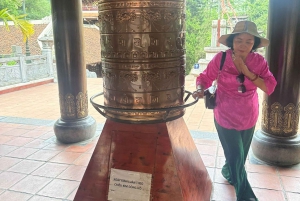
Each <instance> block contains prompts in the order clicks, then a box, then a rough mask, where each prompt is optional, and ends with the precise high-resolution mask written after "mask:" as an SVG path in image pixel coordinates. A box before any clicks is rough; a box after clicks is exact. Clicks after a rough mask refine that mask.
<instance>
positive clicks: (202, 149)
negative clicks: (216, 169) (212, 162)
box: [196, 144, 218, 156]
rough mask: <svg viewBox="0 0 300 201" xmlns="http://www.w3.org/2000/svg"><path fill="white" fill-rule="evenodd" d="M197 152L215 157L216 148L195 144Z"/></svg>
mask: <svg viewBox="0 0 300 201" xmlns="http://www.w3.org/2000/svg"><path fill="white" fill-rule="evenodd" d="M196 147H197V150H198V151H199V153H200V154H201V155H202V154H205V155H211V156H216V155H217V148H218V147H217V146H211V145H203V144H196Z"/></svg>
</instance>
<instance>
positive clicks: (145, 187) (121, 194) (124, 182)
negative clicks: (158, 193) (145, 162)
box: [108, 168, 152, 201]
mask: <svg viewBox="0 0 300 201" xmlns="http://www.w3.org/2000/svg"><path fill="white" fill-rule="evenodd" d="M151 178H152V175H151V174H148V173H142V172H133V171H127V170H119V169H113V168H111V173H110V181H109V191H108V200H111V201H129V200H130V201H149V200H150V189H151Z"/></svg>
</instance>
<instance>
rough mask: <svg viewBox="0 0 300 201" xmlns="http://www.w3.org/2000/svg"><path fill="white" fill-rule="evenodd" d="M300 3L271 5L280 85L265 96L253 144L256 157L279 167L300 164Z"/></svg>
mask: <svg viewBox="0 0 300 201" xmlns="http://www.w3.org/2000/svg"><path fill="white" fill-rule="evenodd" d="M299 9H300V1H298V0H287V1H281V0H272V1H270V4H269V28H268V38H269V39H270V45H269V47H268V48H267V54H266V57H267V60H268V62H269V65H270V70H271V71H272V73H273V74H274V76H275V77H276V80H277V82H278V84H277V87H276V89H275V91H274V93H273V94H272V95H271V96H267V95H265V96H264V100H263V107H262V121H261V123H262V126H261V130H260V131H258V132H257V133H255V136H254V138H253V143H252V149H253V153H254V155H255V156H256V157H257V158H258V159H259V160H262V161H264V162H267V163H270V164H275V165H283V166H284V165H293V164H297V163H299V162H300V136H299V135H298V134H297V132H298V125H299V109H300V103H299V95H300V94H299V90H300V79H299V78H300V48H299V47H300V37H299V36H300V13H299Z"/></svg>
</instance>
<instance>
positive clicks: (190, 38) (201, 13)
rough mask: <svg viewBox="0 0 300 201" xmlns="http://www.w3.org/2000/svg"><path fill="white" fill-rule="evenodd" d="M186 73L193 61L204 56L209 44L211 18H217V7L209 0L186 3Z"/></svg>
mask: <svg viewBox="0 0 300 201" xmlns="http://www.w3.org/2000/svg"><path fill="white" fill-rule="evenodd" d="M186 7H187V8H186V74H189V72H190V71H191V69H192V67H193V65H194V63H197V62H198V60H199V59H200V58H204V57H205V52H204V47H208V46H210V39H211V24H212V20H215V19H218V8H217V7H216V4H214V3H213V2H212V1H211V0H190V1H187V4H186Z"/></svg>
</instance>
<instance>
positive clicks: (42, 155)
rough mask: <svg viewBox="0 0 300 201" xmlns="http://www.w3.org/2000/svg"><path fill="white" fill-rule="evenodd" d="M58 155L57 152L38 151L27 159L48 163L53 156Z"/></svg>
mask: <svg viewBox="0 0 300 201" xmlns="http://www.w3.org/2000/svg"><path fill="white" fill-rule="evenodd" d="M58 153H59V151H52V150H39V151H37V152H35V153H34V154H32V155H31V156H29V157H28V158H27V159H32V160H39V161H48V160H50V159H51V158H53V157H54V156H56V155H57V154H58Z"/></svg>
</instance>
